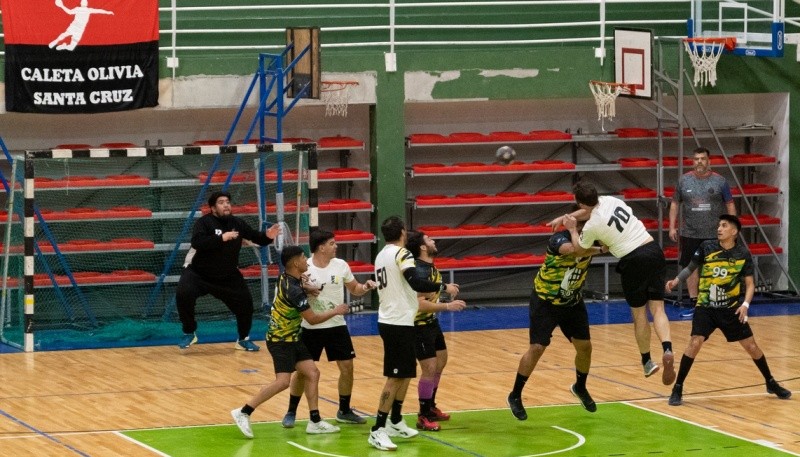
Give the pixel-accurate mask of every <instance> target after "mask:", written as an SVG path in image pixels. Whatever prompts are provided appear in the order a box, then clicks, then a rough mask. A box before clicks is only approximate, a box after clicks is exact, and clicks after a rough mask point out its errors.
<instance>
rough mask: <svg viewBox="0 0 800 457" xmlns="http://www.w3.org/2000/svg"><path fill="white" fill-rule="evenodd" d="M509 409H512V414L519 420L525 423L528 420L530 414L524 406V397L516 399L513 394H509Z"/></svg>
mask: <svg viewBox="0 0 800 457" xmlns="http://www.w3.org/2000/svg"><path fill="white" fill-rule="evenodd" d="M507 401H508V407H509V408H511V414H513V415H514V417H516V418H517V419H519V420H521V421H524V420H527V419H528V412H527V411H525V407H524V406H522V397H515V396H514V395H512V394H508V400H507Z"/></svg>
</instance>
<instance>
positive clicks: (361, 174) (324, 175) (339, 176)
mask: <svg viewBox="0 0 800 457" xmlns="http://www.w3.org/2000/svg"><path fill="white" fill-rule="evenodd" d="M228 174H229V173H228V172H227V171H215V172H214V176H213V177H212V178H211V182H212V183H223V182H225V181H227V180H228ZM264 177H265V178H266V179H267V181H275V180H277V179H278V173H277V172H276V171H274V170H269V171H267V172H266V173H264ZM283 177H284V179H288V180H294V179H297V170H296V169H295V170H291V169H289V170H283ZM317 177H318V179H320V180H331V181H338V180H346V179H368V178H369V171H366V170H359V169H358V168H328V169H325V170H322V171H320V172H319V173H318V174H317ZM207 178H208V172H202V173H200V174H199V175H197V179H198V180H200V182H205V181H206V179H207ZM230 181H231V182H254V181H255V173H253V172H252V171H249V170H248V171H243V172H237V173H235V174H234V175H233V177H232V178H231V180H230Z"/></svg>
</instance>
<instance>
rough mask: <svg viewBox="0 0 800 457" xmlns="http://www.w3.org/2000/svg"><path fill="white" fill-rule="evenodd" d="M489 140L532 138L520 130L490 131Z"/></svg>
mask: <svg viewBox="0 0 800 457" xmlns="http://www.w3.org/2000/svg"><path fill="white" fill-rule="evenodd" d="M489 138H490V139H491V141H530V140H532V139H533V138H532V137H531V136H530V135H528V134H525V133H522V132H492V133H490V134H489Z"/></svg>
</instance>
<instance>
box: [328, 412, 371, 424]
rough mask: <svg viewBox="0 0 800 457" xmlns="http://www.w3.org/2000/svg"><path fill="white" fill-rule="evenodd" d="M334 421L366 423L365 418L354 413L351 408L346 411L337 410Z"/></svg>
mask: <svg viewBox="0 0 800 457" xmlns="http://www.w3.org/2000/svg"><path fill="white" fill-rule="evenodd" d="M336 422H340V423H342V424H366V423H367V419H366V418H364V417H361V416H359V415H358V414H356V413H354V412H353V410H352V409H351V410H350V411H347V412H346V413H345V412H342V411H337V412H336Z"/></svg>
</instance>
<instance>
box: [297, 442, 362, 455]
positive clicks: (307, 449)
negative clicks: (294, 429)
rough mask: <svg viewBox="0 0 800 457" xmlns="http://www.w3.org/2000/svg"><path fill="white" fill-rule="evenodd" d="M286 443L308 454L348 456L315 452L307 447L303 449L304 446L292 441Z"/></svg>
mask: <svg viewBox="0 0 800 457" xmlns="http://www.w3.org/2000/svg"><path fill="white" fill-rule="evenodd" d="M287 443H288V444H290V445H292V446H294V447H296V448H298V449H301V450H303V451H306V452H310V453H312V454H317V455H327V456H329V457H348V456H345V455H339V454H329V453H327V452H321V451H317V450H314V449H311V448H308V447H305V446H301V445H299V444H297V443H295V442H294V441H287Z"/></svg>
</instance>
